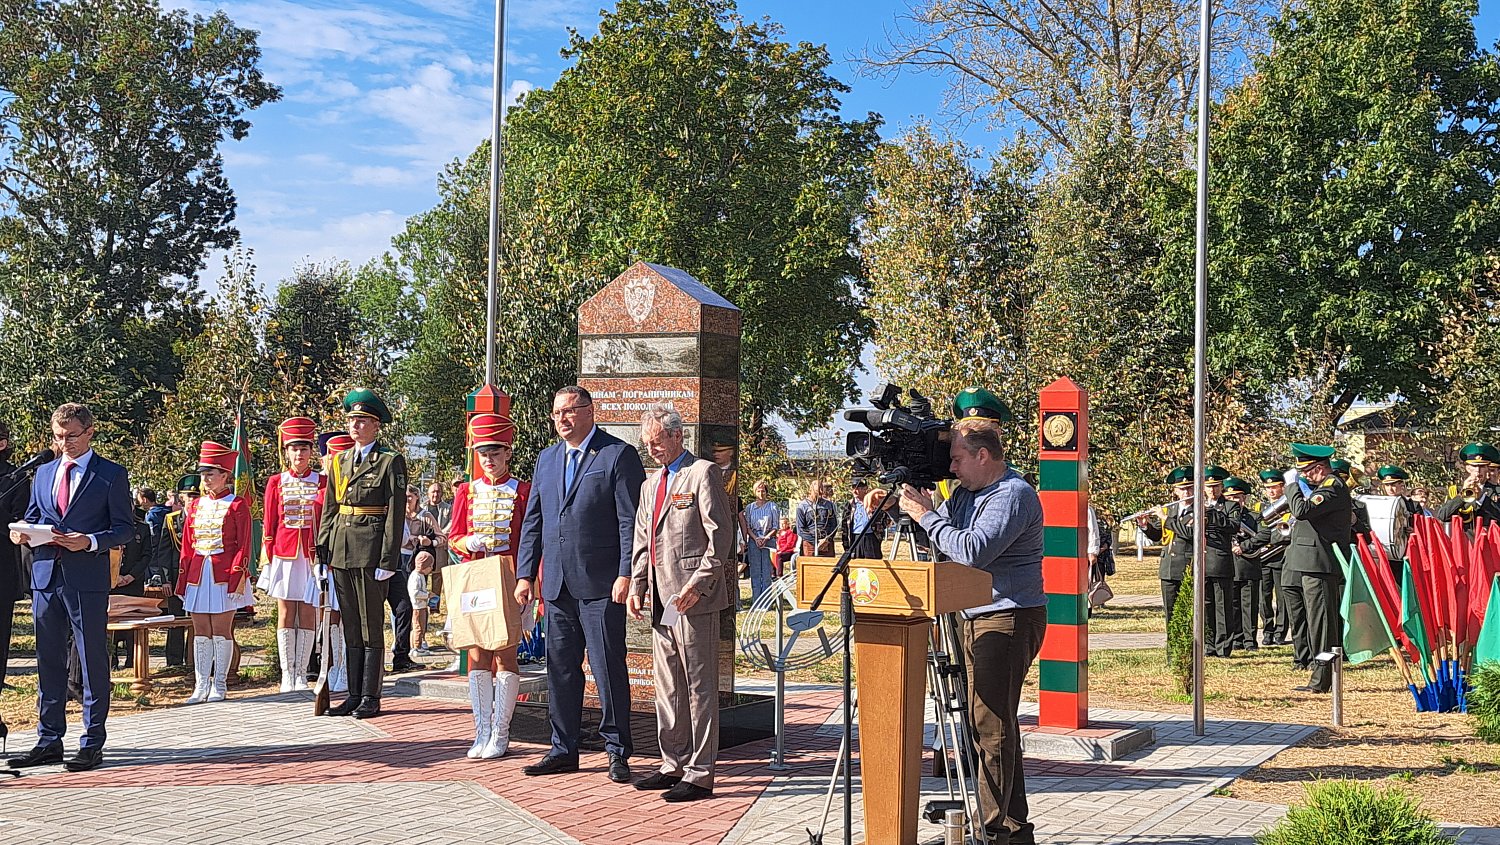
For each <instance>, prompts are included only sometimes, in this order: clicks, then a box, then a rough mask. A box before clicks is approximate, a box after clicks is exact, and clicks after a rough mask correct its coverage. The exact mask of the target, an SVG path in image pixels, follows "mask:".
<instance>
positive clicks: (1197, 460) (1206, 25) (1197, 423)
mask: <svg viewBox="0 0 1500 845" xmlns="http://www.w3.org/2000/svg"><path fill="white" fill-rule="evenodd" d="M1211 5H1212V0H1200V3H1199V17H1198V232H1197V245H1196V256H1195V258H1196V262H1195V263H1196V272H1195V274H1194V276H1195V278H1194V283H1193V477H1194V478H1195V479H1196V480H1197V483H1198V484H1199V489H1200V490H1201V489H1202V484H1203V474H1204V470H1205V469H1207V463H1208V461H1207V456H1206V455H1205V447H1206V446H1207V440H1208V408H1207V397H1206V391H1207V386H1208V105H1209V102H1208V92H1209V73H1210V66H1209V62H1210V60H1211V58H1212V55H1211V52H1210V48H1209V43H1210V36H1211V32H1210V27H1211V26H1212V23H1211V21H1212V10H1211ZM1206 506H1207V503H1206V502H1205V501H1204V497H1203V495H1202V494H1201V493H1200V494H1199V495H1197V496H1195V497H1193V733H1194V735H1196V736H1203V734H1204V719H1203V650H1204V648H1203V636H1204V632H1203V628H1204V625H1203V622H1204V620H1203V590H1204V588H1205V587H1206V581H1207V579H1206V578H1205V576H1204V561H1205V559H1206V558H1207V556H1208V533H1207V532H1206V531H1204V530H1203V527H1204V520H1205V517H1206V514H1205V511H1206Z"/></svg>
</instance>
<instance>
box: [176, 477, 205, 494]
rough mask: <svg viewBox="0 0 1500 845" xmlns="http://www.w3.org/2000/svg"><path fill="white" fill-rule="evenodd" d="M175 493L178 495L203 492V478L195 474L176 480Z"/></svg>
mask: <svg viewBox="0 0 1500 845" xmlns="http://www.w3.org/2000/svg"><path fill="white" fill-rule="evenodd" d="M177 492H179V493H201V492H203V476H201V475H199V474H198V473H196V472H190V473H188V474H187V475H184V476H183V477H181V478H179V479H177Z"/></svg>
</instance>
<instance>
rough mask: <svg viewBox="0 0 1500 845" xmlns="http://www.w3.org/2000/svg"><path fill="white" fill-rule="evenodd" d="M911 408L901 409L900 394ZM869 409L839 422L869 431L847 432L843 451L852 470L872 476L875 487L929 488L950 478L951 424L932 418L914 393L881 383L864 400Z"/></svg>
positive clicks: (929, 406)
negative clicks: (884, 485)
mask: <svg viewBox="0 0 1500 845" xmlns="http://www.w3.org/2000/svg"><path fill="white" fill-rule="evenodd" d="M902 393H906V394H907V396H908V397H910V402H911V405H910V406H909V407H908V406H907V405H903V404H901V401H900V400H901V394H902ZM870 404H872V405H874V406H875V407H874V408H851V409H849V410H847V411H845V412H844V419H846V420H848V421H850V422H855V423H859V424H860V425H862V426H864V427H865V428H867V429H869V431H852V432H850V433H849V437H848V440H847V442H846V443H845V447H844V448H845V451H846V452H847V454H848V455H849V457H851V458H853V459H854V466H855V468H856V470H858V471H863V472H871V473H874V474H876V476H877V477H878V478H879V479H880V483H881V484H910V485H912V486H913V487H934V486H936V485H937V483H938V482H939V481H942V480H944V479H948V478H953V477H954V476H953V473H951V472H949V471H948V466H949V463H950V458H949V455H948V444H949V442H950V440H951V439H952V427H953V421H952V420H941V419H938V418H937V416H936V415H935V414H933V413H932V401H931V400H930V399H928V398H927V397H925V396H923V395H922V394H920V393H918V392H916V391H915V390H906V389H905V388H902V387H901V386H900V385H895V384H890V383H886V384H882V385H881V386H880V390H879V391H877V392H876V393H875V394H874V395H873V396H872V397H871V399H870Z"/></svg>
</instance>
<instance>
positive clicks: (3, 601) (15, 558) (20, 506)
mask: <svg viewBox="0 0 1500 845" xmlns="http://www.w3.org/2000/svg"><path fill="white" fill-rule="evenodd" d="M12 451H13V449H12V448H11V441H10V427H9V426H7V425H6V424H5V423H0V519H3V520H5V524H6V525H9V524H11V523H12V522H20V521H22V520H23V519H24V518H25V516H26V504H27V503H28V502H29V501H30V500H31V478H30V476H20V477H12V475H11V474H12V473H13V472H15V467H14V466H13V465H12V464H11V463H10V456H11V453H12ZM30 563H31V555H30V551H29V550H28V549H26V547H25V545H24V544H17V543H13V542H11V539H10V532H9V531H0V690H6V689H9V688H10V685H9V684H7V683H6V682H5V672H6V669H7V667H8V665H9V663H10V631H11V625H12V623H13V621H14V619H15V609H16V602H18V601H20V600H21V595H22V594H23V593H25V592H27V591H28V587H29V584H30V582H31V579H30V578H29V577H27V574H26V571H25V569H29V568H30V567H29V566H26V567H25V569H23V566H24V565H26V564H30Z"/></svg>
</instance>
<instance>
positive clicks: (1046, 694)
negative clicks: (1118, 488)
mask: <svg viewBox="0 0 1500 845" xmlns="http://www.w3.org/2000/svg"><path fill="white" fill-rule="evenodd" d="M1039 405H1040V410H1039V413H1038V423H1039V426H1038V427H1039V437H1038V446H1039V448H1040V458H1041V460H1040V465H1039V466H1040V474H1039V475H1040V481H1041V486H1040V492H1041V499H1042V524H1043V528H1042V531H1043V537H1044V540H1043V545H1042V580H1043V584H1044V586H1045V588H1046V590H1047V636H1046V639H1045V640H1043V641H1042V652H1041V654H1040V655H1039V660H1038V667H1037V668H1038V671H1039V672H1040V675H1041V678H1040V680H1041V683H1040V687H1041V692H1040V700H1041V714H1040V716H1039V717H1038V719H1037V723H1038V724H1039V725H1041V726H1043V727H1051V728H1069V729H1077V728H1082V727H1085V726H1087V725H1088V721H1089V606H1088V597H1087V593H1088V586H1089V565H1088V539H1089V538H1088V533H1089V528H1088V526H1089V522H1088V504H1089V481H1088V465H1089V464H1088V458H1089V437H1088V434H1089V404H1088V391H1086V390H1084V389H1083V388H1081V387H1079V386H1078V385H1077V384H1074V383H1073V380H1072V379H1070V378H1066V377H1064V378H1060V379H1058V380H1057V381H1055V382H1053V383H1052V384H1050V385H1048V386H1047V387H1045V388H1043V389H1042V393H1041V401H1040V403H1039Z"/></svg>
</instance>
